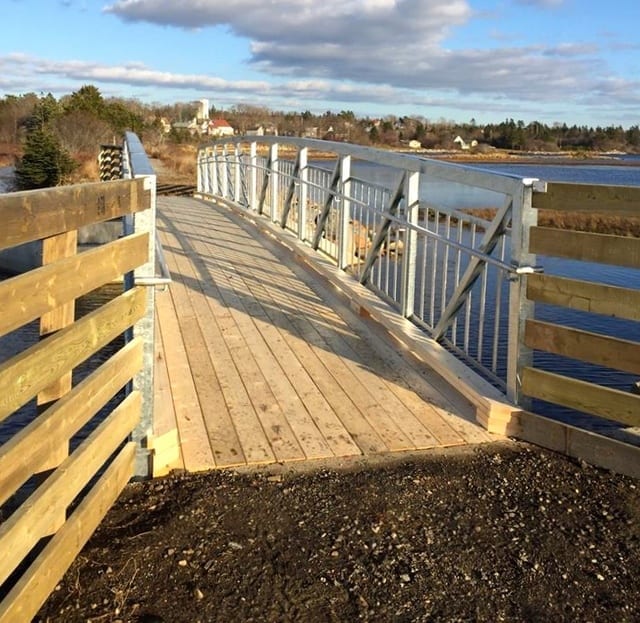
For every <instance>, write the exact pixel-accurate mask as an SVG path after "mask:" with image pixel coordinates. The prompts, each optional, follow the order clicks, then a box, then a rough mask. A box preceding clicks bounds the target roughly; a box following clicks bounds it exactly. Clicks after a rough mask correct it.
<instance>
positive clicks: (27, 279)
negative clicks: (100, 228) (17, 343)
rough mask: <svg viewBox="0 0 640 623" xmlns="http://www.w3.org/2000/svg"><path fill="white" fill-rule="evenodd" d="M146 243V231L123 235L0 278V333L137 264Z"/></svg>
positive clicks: (142, 257)
mask: <svg viewBox="0 0 640 623" xmlns="http://www.w3.org/2000/svg"><path fill="white" fill-rule="evenodd" d="M148 244H149V234H148V233H141V234H135V235H132V236H127V237H125V238H121V239H119V240H114V241H113V242H110V243H107V244H105V245H102V246H99V247H97V248H95V249H90V250H89V251H85V252H84V253H81V254H80V255H74V256H73V257H68V258H65V259H63V260H58V261H57V262H54V263H53V264H47V265H46V266H42V267H40V268H36V269H35V270H32V271H29V272H28V273H25V274H23V275H19V276H17V277H12V278H11V279H7V280H6V281H2V282H0V301H3V309H2V316H0V335H4V334H5V333H8V332H9V331H13V329H16V328H17V327H20V326H22V325H23V324H26V323H27V322H30V321H31V320H33V319H35V318H38V317H40V316H42V315H43V314H45V313H47V312H50V311H51V310H53V309H56V308H57V307H59V306H60V305H63V304H64V303H66V302H68V301H73V300H74V299H77V298H78V297H80V296H82V295H84V294H87V293H88V292H91V291H92V290H95V289H96V288H99V287H100V286H102V285H104V284H106V283H108V282H110V281H113V280H115V279H117V278H119V277H121V276H122V275H123V274H124V273H127V272H129V271H131V270H133V269H134V268H135V267H136V266H140V264H143V263H144V262H145V261H146V258H147V255H148ZM69 275H73V279H70V278H69Z"/></svg>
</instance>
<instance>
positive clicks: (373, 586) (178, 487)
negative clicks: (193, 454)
mask: <svg viewBox="0 0 640 623" xmlns="http://www.w3.org/2000/svg"><path fill="white" fill-rule="evenodd" d="M638 485H639V483H638V482H637V481H634V480H631V479H629V478H626V477H621V476H617V475H613V474H611V473H608V472H605V471H602V470H598V469H595V468H593V467H591V466H588V465H586V464H579V463H576V462H574V461H571V460H569V459H565V458H563V457H561V456H558V455H555V454H552V453H549V452H546V451H543V450H540V449H537V448H534V447H531V446H528V445H525V444H519V443H512V442H501V443H496V444H489V445H484V446H481V447H476V448H475V449H466V450H463V451H460V450H453V451H439V452H437V453H426V454H423V455H421V456H418V457H416V456H414V457H410V458H408V459H407V458H405V459H393V460H386V461H382V463H380V464H377V465H366V464H364V465H363V464H362V462H359V461H355V462H354V461H352V462H349V461H342V462H341V465H339V466H338V465H336V466H333V467H331V468H327V467H326V466H325V467H317V468H316V469H311V470H309V469H307V470H305V471H299V470H298V471H292V470H291V469H290V468H287V469H283V468H280V469H278V468H271V469H269V470H264V471H261V472H260V473H255V472H254V473H235V472H231V471H219V472H211V473H203V474H197V475H185V474H176V475H172V476H170V477H168V478H166V479H162V480H156V481H150V482H143V483H134V484H131V485H129V486H128V488H127V489H126V490H125V492H124V493H123V495H122V496H121V498H120V500H119V501H118V503H117V505H116V506H115V507H114V508H113V509H112V510H111V511H110V513H109V514H108V515H107V517H106V520H105V521H104V522H103V524H102V525H101V527H100V528H99V529H98V531H97V532H96V533H95V535H94V536H93V538H92V539H91V540H90V542H89V543H88V544H87V546H86V547H85V549H84V550H83V552H82V554H81V555H80V557H79V558H78V559H77V560H76V562H75V563H74V565H73V566H72V567H71V569H70V570H69V572H68V573H67V575H66V576H65V578H64V579H63V581H62V582H61V583H60V585H59V586H58V588H57V590H56V591H55V592H54V593H53V595H52V596H51V597H50V599H49V600H48V602H47V603H46V604H45V606H44V607H43V609H42V610H41V612H40V615H39V617H38V618H37V619H36V620H38V621H64V622H72V621H93V622H98V621H123V622H124V621H132V622H139V623H158V622H183V621H184V622H190V623H191V622H193V623H195V622H197V621H200V622H202V623H205V622H210V621H211V622H214V621H215V622H229V623H238V622H258V621H270V622H271V621H272V622H281V621H282V622H286V621H300V622H305V623H307V622H309V623H314V622H324V621H328V622H351V621H381V622H386V621H389V622H394V623H395V622H414V621H447V622H449V621H492V622H494V621H533V622H535V621H545V622H547V621H572V622H573V621H611V622H616V623H621V622H625V621H629V622H630V621H640V583H639V582H638V578H639V576H638V572H639V570H640V524H639V523H638V517H639V516H640V491H639V489H638Z"/></svg>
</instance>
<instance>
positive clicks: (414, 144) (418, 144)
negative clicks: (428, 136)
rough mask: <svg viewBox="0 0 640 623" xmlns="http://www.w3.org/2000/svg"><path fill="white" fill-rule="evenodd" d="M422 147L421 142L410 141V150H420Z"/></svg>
mask: <svg viewBox="0 0 640 623" xmlns="http://www.w3.org/2000/svg"><path fill="white" fill-rule="evenodd" d="M421 147H422V143H421V142H420V141H416V140H415V139H414V140H411V141H409V149H420V148H421Z"/></svg>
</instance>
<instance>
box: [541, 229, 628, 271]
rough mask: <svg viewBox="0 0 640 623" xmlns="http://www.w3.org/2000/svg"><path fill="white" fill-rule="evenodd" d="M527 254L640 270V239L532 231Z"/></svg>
mask: <svg viewBox="0 0 640 623" xmlns="http://www.w3.org/2000/svg"><path fill="white" fill-rule="evenodd" d="M530 236H531V237H530V247H529V249H530V251H531V253H539V254H540V255H548V256H552V257H566V258H570V259H574V260H581V261H584V262H595V263H600V264H612V265H615V266H628V267H630V268H640V238H628V237H625V236H612V235H610V234H592V233H587V232H582V231H569V230H561V229H555V228H553V227H532V228H531V234H530Z"/></svg>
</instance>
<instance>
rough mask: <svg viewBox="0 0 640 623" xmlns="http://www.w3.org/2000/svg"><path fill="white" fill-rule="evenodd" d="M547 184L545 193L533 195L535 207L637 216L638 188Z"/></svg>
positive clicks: (638, 211) (563, 183)
mask: <svg viewBox="0 0 640 623" xmlns="http://www.w3.org/2000/svg"><path fill="white" fill-rule="evenodd" d="M546 186H547V190H546V192H544V193H534V194H533V207H534V208H538V209H539V210H558V211H564V212H591V213H595V214H606V215H607V216H631V217H638V216H640V210H639V208H638V205H640V188H639V187H634V186H605V185H599V184H573V183H567V182H547V184H546Z"/></svg>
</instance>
